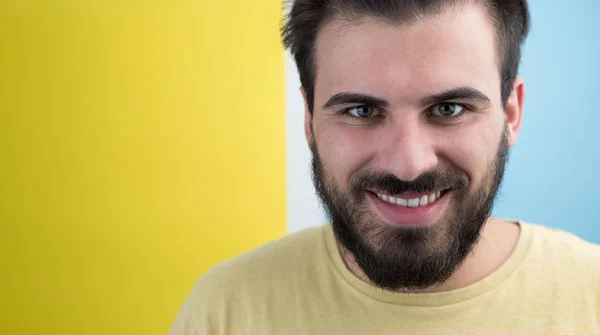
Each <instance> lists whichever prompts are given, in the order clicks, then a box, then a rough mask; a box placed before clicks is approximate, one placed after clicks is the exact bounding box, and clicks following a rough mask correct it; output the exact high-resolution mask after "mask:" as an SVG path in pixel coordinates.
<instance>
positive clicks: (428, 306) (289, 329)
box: [170, 222, 600, 335]
mask: <svg viewBox="0 0 600 335" xmlns="http://www.w3.org/2000/svg"><path fill="white" fill-rule="evenodd" d="M519 225H520V226H521V235H520V238H519V241H518V242H517V245H516V247H515V249H514V251H513V253H512V255H511V256H510V257H509V259H508V260H507V261H506V262H505V263H504V264H503V265H502V266H500V268H498V269H497V270H496V271H495V272H494V273H492V274H491V275H489V276H487V277H486V278H484V279H483V280H480V281H478V282H476V283H474V284H472V285H469V286H467V287H464V288H461V289H457V290H454V291H448V292H442V293H417V294H409V293H392V292H387V291H382V290H381V289H377V288H375V287H373V286H372V285H370V284H368V283H366V282H364V281H362V280H360V279H358V278H357V277H356V276H355V275H354V274H353V273H352V272H351V271H350V270H348V269H347V267H346V266H345V265H344V262H343V260H342V259H341V257H340V255H339V253H338V251H337V247H336V242H335V237H334V235H333V232H332V229H331V226H330V225H327V226H323V227H316V228H310V229H307V230H305V231H302V232H299V233H295V234H292V235H289V236H287V237H284V238H282V239H280V240H278V241H275V242H272V243H270V244H267V245H265V246H263V247H261V248H258V249H256V250H254V251H251V252H248V253H246V254H243V255H241V256H239V257H236V258H234V259H232V260H230V261H227V262H224V263H221V264H219V265H217V266H215V267H214V268H213V269H211V270H210V271H209V272H208V273H206V274H205V275H204V276H202V277H201V278H200V279H199V280H198V281H197V283H196V285H195V286H194V288H193V290H192V293H191V294H190V296H189V297H188V299H187V300H186V302H185V304H184V306H183V308H182V309H181V311H180V313H179V315H178V316H177V319H176V320H175V323H174V324H173V326H172V328H171V331H170V334H172V335H183V334H185V335H192V334H202V335H213V334H228V335H238V334H240V335H241V334H244V335H258V334H261V335H263V334H269V335H270V334H326V335H337V334H340V335H347V334H394V335H397V334H444V335H446V334H461V335H464V334H508V335H516V334H540V335H541V334H543V335H552V334H561V335H564V334H577V335H580V334H600V246H598V245H594V244H591V243H588V242H585V241H583V240H581V239H579V238H578V237H576V236H574V235H572V234H570V233H567V232H564V231H561V230H557V229H551V228H546V227H543V226H538V225H533V224H528V223H523V222H519Z"/></svg>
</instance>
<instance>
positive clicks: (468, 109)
mask: <svg viewBox="0 0 600 335" xmlns="http://www.w3.org/2000/svg"><path fill="white" fill-rule="evenodd" d="M443 104H454V105H458V106H460V107H462V108H463V111H462V112H461V113H460V114H458V115H456V116H445V117H439V116H436V115H433V111H432V110H433V108H435V107H436V106H439V105H443ZM360 106H365V107H367V108H375V109H377V108H378V107H374V106H369V105H355V106H352V107H347V108H344V109H342V110H341V111H340V112H341V113H342V114H343V115H344V116H345V117H348V118H350V119H352V120H361V121H365V122H366V121H371V120H375V119H378V118H382V117H384V116H385V110H381V111H380V114H379V115H377V116H374V117H365V118H361V117H356V116H353V115H352V114H350V112H349V111H350V110H351V109H352V108H356V107H360ZM471 111H473V107H472V106H470V105H467V104H462V103H457V102H441V103H439V104H435V105H433V106H431V107H429V108H428V109H427V114H428V115H429V116H433V117H434V118H436V119H439V120H442V121H444V120H446V121H456V120H459V119H460V118H462V117H464V116H465V115H466V114H467V113H469V112H471Z"/></svg>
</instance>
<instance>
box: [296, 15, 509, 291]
mask: <svg viewBox="0 0 600 335" xmlns="http://www.w3.org/2000/svg"><path fill="white" fill-rule="evenodd" d="M493 29H494V28H493V26H492V25H491V24H490V23H489V22H488V17H487V16H486V14H485V13H484V12H483V11H482V10H480V9H478V8H476V7H466V8H462V9H461V10H460V11H448V12H445V13H443V14H441V15H438V16H434V17H428V18H424V19H422V20H419V21H417V22H415V23H414V24H411V25H402V26H393V25H389V24H387V23H385V22H383V21H379V20H376V19H368V18H365V19H363V20H361V21H360V22H352V23H350V22H348V21H344V20H341V19H340V20H336V21H333V22H331V23H329V24H327V25H326V26H325V27H324V28H323V29H322V30H321V31H320V33H319V36H318V41H317V47H316V63H317V64H316V65H317V76H316V81H315V99H314V114H313V115H312V116H311V115H310V114H308V112H307V117H306V133H307V138H308V141H309V144H310V146H311V149H312V151H313V172H314V175H313V177H314V180H315V186H316V188H317V192H318V193H319V196H320V197H321V199H322V200H323V202H324V204H325V205H326V207H327V209H328V210H329V212H330V215H331V218H332V221H333V226H334V231H335V233H336V236H337V238H338V240H339V242H340V243H341V245H342V246H343V247H344V248H345V249H346V250H347V251H349V252H350V254H351V255H352V258H353V261H354V262H355V263H356V264H357V265H358V266H359V267H360V268H361V269H362V271H363V272H364V273H365V275H366V276H367V277H368V278H369V279H370V281H371V282H373V283H374V284H375V285H378V286H380V287H382V288H386V289H390V290H397V289H403V288H406V289H410V288H425V287H429V286H432V285H435V284H440V283H442V282H444V281H445V280H447V279H448V278H449V277H450V275H451V274H452V273H453V272H454V271H455V270H456V268H457V267H458V265H460V263H461V262H462V261H463V260H464V259H465V257H466V256H467V255H468V254H469V252H470V251H471V249H472V247H473V246H474V244H475V243H476V241H477V239H478V237H479V233H480V230H481V228H482V226H483V224H484V222H485V220H486V219H487V217H488V216H489V214H490V211H491V207H492V204H493V200H494V197H495V195H496V192H497V190H498V187H499V185H500V182H501V178H502V174H503V172H504V164H505V161H506V157H507V153H508V147H509V146H510V145H512V144H513V143H514V141H515V137H516V132H517V131H518V125H519V123H520V113H518V115H513V114H514V113H511V115H510V116H509V117H508V119H507V114H506V112H505V111H504V110H503V107H502V102H501V98H500V86H501V85H500V75H499V68H498V57H497V53H496V50H497V49H496V42H495V38H494V30H493ZM511 99H512V98H511ZM511 103H512V102H511ZM392 202H393V204H392Z"/></svg>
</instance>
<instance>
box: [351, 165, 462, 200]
mask: <svg viewBox="0 0 600 335" xmlns="http://www.w3.org/2000/svg"><path fill="white" fill-rule="evenodd" d="M468 185H469V178H468V176H467V175H466V174H465V173H457V172H454V171H445V170H436V171H429V172H426V173H423V174H422V175H420V176H419V177H418V178H416V179H414V180H411V181H404V180H401V179H399V178H398V177H396V176H395V175H393V174H391V173H386V172H375V171H373V172H367V173H362V174H360V175H356V176H354V177H352V179H351V180H350V185H349V186H350V191H351V192H352V193H354V194H360V193H362V192H363V191H364V190H365V189H371V190H373V189H375V190H380V191H383V192H386V193H388V194H391V195H394V194H400V193H403V192H418V193H433V192H437V191H441V190H446V189H458V190H460V189H465V188H467V187H468Z"/></svg>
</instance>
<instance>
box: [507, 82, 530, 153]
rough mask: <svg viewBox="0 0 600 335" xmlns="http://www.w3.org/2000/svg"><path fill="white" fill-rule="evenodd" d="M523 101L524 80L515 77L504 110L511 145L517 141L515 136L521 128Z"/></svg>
mask: <svg viewBox="0 0 600 335" xmlns="http://www.w3.org/2000/svg"><path fill="white" fill-rule="evenodd" d="M524 101H525V82H524V81H523V79H521V78H517V79H515V81H514V83H513V89H512V92H511V93H510V96H509V97H508V101H507V103H506V110H505V118H506V123H507V125H508V144H509V146H511V147H512V146H513V145H515V144H516V143H517V136H518V135H519V130H520V129H521V120H522V119H523V102H524Z"/></svg>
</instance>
